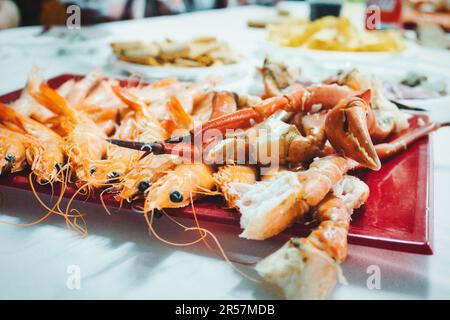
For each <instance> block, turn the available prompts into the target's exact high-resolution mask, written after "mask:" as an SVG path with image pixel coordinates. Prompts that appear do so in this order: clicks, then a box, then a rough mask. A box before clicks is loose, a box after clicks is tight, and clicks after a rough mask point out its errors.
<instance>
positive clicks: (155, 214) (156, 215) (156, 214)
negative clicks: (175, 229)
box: [153, 209, 163, 219]
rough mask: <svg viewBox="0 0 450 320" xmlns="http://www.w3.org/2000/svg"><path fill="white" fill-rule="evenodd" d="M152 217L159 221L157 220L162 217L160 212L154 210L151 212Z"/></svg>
mask: <svg viewBox="0 0 450 320" xmlns="http://www.w3.org/2000/svg"><path fill="white" fill-rule="evenodd" d="M153 216H154V217H155V218H157V219H159V218H161V217H162V216H163V213H162V212H161V210H159V209H155V210H154V211H153Z"/></svg>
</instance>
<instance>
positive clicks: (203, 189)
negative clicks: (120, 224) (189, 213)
mask: <svg viewBox="0 0 450 320" xmlns="http://www.w3.org/2000/svg"><path fill="white" fill-rule="evenodd" d="M212 174H213V171H212V169H211V167H209V166H207V165H205V164H203V163H193V164H180V165H178V166H177V167H175V169H174V170H173V171H170V172H168V173H167V174H166V175H164V176H163V177H162V178H161V179H159V180H158V181H156V182H155V183H154V184H153V185H152V186H151V187H150V188H148V191H147V195H146V197H145V204H144V211H145V212H152V211H153V210H155V209H164V208H181V207H185V206H187V205H188V204H189V203H190V202H191V199H194V200H195V199H196V198H198V197H200V196H202V195H204V194H211V193H213V192H212V190H213V187H214V179H213V176H212Z"/></svg>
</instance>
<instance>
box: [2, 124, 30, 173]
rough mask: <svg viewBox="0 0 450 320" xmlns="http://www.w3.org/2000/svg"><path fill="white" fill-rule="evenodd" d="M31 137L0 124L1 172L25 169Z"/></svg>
mask: <svg viewBox="0 0 450 320" xmlns="http://www.w3.org/2000/svg"><path fill="white" fill-rule="evenodd" d="M29 140H30V138H29V137H27V136H26V135H24V134H21V133H18V132H15V131H12V130H9V129H7V128H5V127H2V126H0V174H1V173H2V172H4V171H10V172H11V173H14V172H18V171H21V170H23V169H24V168H25V167H26V165H27V160H26V149H27V147H28V144H29V143H30V141H29Z"/></svg>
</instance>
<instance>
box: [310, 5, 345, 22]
mask: <svg viewBox="0 0 450 320" xmlns="http://www.w3.org/2000/svg"><path fill="white" fill-rule="evenodd" d="M307 1H308V3H309V7H310V12H309V19H310V20H311V21H314V20H316V19H319V18H322V17H325V16H335V17H339V15H340V14H341V8H342V3H343V2H344V0H307Z"/></svg>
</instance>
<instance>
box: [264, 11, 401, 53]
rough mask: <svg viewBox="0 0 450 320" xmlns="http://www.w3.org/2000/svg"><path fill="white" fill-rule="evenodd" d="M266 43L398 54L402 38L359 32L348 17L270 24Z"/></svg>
mask: <svg viewBox="0 0 450 320" xmlns="http://www.w3.org/2000/svg"><path fill="white" fill-rule="evenodd" d="M268 39H269V41H271V42H273V43H276V44H278V45H281V46H286V47H301V48H306V49H314V50H332V51H368V52H370V51H374V52H375V51H378V52H379V51H401V50H403V49H404V47H405V46H404V43H403V40H402V38H401V35H400V34H399V33H398V32H396V31H393V30H384V31H359V30H358V29H357V28H356V27H355V26H354V25H352V23H351V22H350V21H349V20H348V19H347V18H342V17H338V18H336V17H331V16H329V17H323V18H321V19H318V20H315V21H312V22H308V21H302V20H291V21H290V22H286V23H279V24H273V25H270V26H269V28H268Z"/></svg>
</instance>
